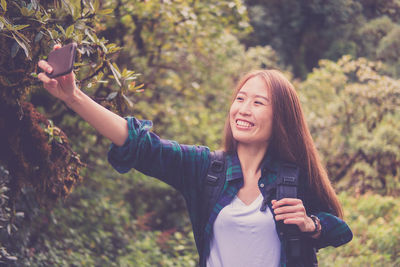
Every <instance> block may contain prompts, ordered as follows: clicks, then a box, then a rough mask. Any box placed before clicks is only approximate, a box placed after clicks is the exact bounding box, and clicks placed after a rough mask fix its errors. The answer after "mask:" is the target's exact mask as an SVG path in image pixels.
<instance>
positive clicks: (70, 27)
mask: <svg viewBox="0 0 400 267" xmlns="http://www.w3.org/2000/svg"><path fill="white" fill-rule="evenodd" d="M74 29H75V26H74V25H73V24H72V25H71V26H69V27H68V28H67V30H66V31H65V36H66V37H67V38H70V37H71V36H72V33H73V32H74Z"/></svg>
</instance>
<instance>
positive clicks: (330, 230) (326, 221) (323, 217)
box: [316, 212, 353, 249]
mask: <svg viewBox="0 0 400 267" xmlns="http://www.w3.org/2000/svg"><path fill="white" fill-rule="evenodd" d="M316 216H317V217H318V218H319V220H320V222H321V235H320V237H319V238H318V239H317V240H316V247H317V248H318V249H320V248H324V247H327V246H334V247H338V246H341V245H343V244H346V243H348V242H350V241H351V240H352V239H353V233H352V232H351V230H350V227H349V226H348V225H347V223H345V222H344V221H343V220H341V219H340V218H338V217H336V216H334V215H332V214H330V213H327V212H319V213H317V214H316Z"/></svg>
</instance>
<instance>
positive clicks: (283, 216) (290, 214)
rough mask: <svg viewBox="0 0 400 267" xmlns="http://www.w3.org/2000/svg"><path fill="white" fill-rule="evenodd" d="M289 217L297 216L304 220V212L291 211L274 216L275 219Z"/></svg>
mask: <svg viewBox="0 0 400 267" xmlns="http://www.w3.org/2000/svg"><path fill="white" fill-rule="evenodd" d="M291 218H298V219H303V220H304V214H303V213H301V212H293V213H285V214H279V215H276V216H275V220H277V221H281V220H286V219H291Z"/></svg>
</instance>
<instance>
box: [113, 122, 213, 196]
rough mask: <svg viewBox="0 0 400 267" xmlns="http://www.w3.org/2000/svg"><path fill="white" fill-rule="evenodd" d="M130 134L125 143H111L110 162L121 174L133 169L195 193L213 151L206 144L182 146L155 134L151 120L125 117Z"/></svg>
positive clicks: (181, 190) (182, 191) (179, 188)
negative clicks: (120, 144) (152, 130)
mask: <svg viewBox="0 0 400 267" xmlns="http://www.w3.org/2000/svg"><path fill="white" fill-rule="evenodd" d="M126 120H127V122H128V129H129V135H128V138H127V140H126V141H125V143H124V144H123V145H122V146H117V145H115V144H111V146H110V150H109V152H108V161H109V162H110V164H111V165H112V166H113V167H114V168H115V169H116V170H117V171H118V172H120V173H126V172H128V171H129V170H130V169H131V168H134V169H136V170H138V171H140V172H142V173H143V174H145V175H148V176H152V177H155V178H158V179H160V180H162V181H164V182H166V183H167V184H169V185H171V186H173V187H174V188H176V189H177V190H178V191H180V192H181V193H183V195H184V197H185V198H186V199H187V197H188V194H194V193H195V192H197V191H198V190H197V191H196V189H198V188H201V183H202V180H203V179H200V178H201V177H204V176H205V174H206V173H207V169H208V165H209V157H210V151H209V149H208V148H207V147H204V146H193V145H181V144H178V143H177V142H175V141H171V140H164V139H161V138H160V137H158V136H157V135H156V134H154V133H152V132H151V131H150V129H151V128H152V122H151V121H148V120H138V119H136V118H133V117H127V118H126Z"/></svg>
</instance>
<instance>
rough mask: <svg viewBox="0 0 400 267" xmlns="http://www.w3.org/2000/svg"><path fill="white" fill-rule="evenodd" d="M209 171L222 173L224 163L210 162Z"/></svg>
mask: <svg viewBox="0 0 400 267" xmlns="http://www.w3.org/2000/svg"><path fill="white" fill-rule="evenodd" d="M211 170H212V171H213V172H222V171H223V170H224V163H223V162H222V161H219V160H214V161H213V162H211Z"/></svg>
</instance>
